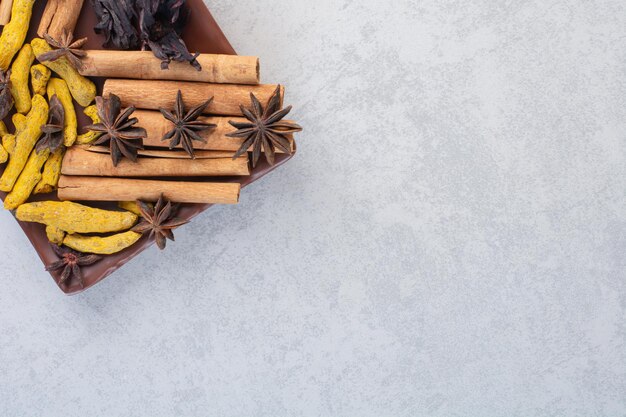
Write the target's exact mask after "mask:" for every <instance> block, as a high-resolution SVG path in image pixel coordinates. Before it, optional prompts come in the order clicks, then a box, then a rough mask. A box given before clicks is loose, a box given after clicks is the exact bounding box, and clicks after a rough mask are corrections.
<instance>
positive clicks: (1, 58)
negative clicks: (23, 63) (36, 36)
mask: <svg viewBox="0 0 626 417" xmlns="http://www.w3.org/2000/svg"><path fill="white" fill-rule="evenodd" d="M34 4H35V0H13V8H12V9H11V21H10V22H9V23H8V24H7V25H6V26H5V27H4V29H3V30H2V36H0V69H1V70H2V71H6V70H8V69H9V66H10V65H11V61H12V60H13V57H14V56H15V54H16V53H17V52H18V51H19V50H20V48H21V47H22V45H24V41H25V40H26V34H27V33H28V27H29V26H30V18H31V17H32V15H33V5H34Z"/></svg>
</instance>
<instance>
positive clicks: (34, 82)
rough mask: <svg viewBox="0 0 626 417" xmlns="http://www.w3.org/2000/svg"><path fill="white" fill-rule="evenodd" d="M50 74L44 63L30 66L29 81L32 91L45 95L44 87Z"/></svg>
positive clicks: (46, 85)
mask: <svg viewBox="0 0 626 417" xmlns="http://www.w3.org/2000/svg"><path fill="white" fill-rule="evenodd" d="M51 76H52V71H50V70H49V69H48V67H46V66H45V65H42V64H37V65H33V66H32V67H30V83H31V86H32V88H33V93H35V94H40V95H42V96H43V95H45V94H46V87H48V81H49V80H50V77H51Z"/></svg>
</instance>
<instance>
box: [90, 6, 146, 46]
mask: <svg viewBox="0 0 626 417" xmlns="http://www.w3.org/2000/svg"><path fill="white" fill-rule="evenodd" d="M91 4H92V5H93V9H94V11H95V12H96V16H97V17H98V24H97V25H96V27H94V30H95V32H96V33H97V34H102V35H104V37H105V39H106V41H105V42H104V47H105V48H114V49H123V50H129V49H138V48H139V46H140V45H141V43H140V41H139V33H138V31H137V29H135V25H134V23H133V19H135V18H136V13H135V0H92V1H91Z"/></svg>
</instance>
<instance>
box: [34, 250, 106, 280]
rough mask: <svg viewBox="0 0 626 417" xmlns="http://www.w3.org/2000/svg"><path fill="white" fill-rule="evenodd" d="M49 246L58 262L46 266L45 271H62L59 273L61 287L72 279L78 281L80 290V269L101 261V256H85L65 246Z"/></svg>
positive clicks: (81, 277)
mask: <svg viewBox="0 0 626 417" xmlns="http://www.w3.org/2000/svg"><path fill="white" fill-rule="evenodd" d="M50 246H52V250H53V251H54V253H56V255H57V256H58V257H59V258H60V260H58V261H56V262H53V263H51V264H50V265H46V271H59V270H61V269H62V270H63V272H61V278H60V280H59V284H61V285H62V284H65V283H68V282H69V281H70V279H71V278H74V279H76V280H77V281H78V283H79V285H80V287H81V288H82V287H83V274H82V272H81V270H80V267H81V266H88V265H93V264H95V263H96V262H98V261H99V260H100V259H102V257H101V256H98V255H86V254H84V253H81V252H77V251H74V250H72V249H70V248H67V247H65V246H57V245H50Z"/></svg>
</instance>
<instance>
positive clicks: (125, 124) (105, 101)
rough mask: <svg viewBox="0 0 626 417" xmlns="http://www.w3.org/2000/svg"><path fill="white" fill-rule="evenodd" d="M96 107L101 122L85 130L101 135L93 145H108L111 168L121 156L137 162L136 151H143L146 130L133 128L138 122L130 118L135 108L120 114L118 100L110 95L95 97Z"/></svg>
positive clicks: (120, 107)
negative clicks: (107, 96) (111, 161)
mask: <svg viewBox="0 0 626 417" xmlns="http://www.w3.org/2000/svg"><path fill="white" fill-rule="evenodd" d="M96 105H97V106H98V116H99V117H100V120H101V122H100V123H97V124H93V125H89V126H87V129H89V130H91V131H94V132H99V133H103V135H102V137H100V138H99V139H98V140H96V141H95V142H94V145H102V144H105V143H107V142H108V143H109V148H110V150H111V158H112V160H113V166H117V164H119V162H120V161H121V159H122V157H123V156H124V157H126V158H128V159H130V160H131V161H133V162H135V161H137V150H139V149H143V139H144V138H145V137H146V130H145V129H143V128H141V127H133V126H135V124H137V122H138V120H137V118H135V117H133V118H131V117H130V116H131V115H132V114H133V112H134V111H135V107H132V106H131V107H129V108H127V109H126V110H124V111H123V112H122V106H121V102H120V98H119V97H118V96H116V95H115V94H111V95H110V96H109V98H104V97H96Z"/></svg>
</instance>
